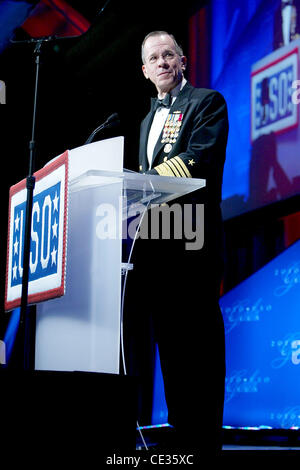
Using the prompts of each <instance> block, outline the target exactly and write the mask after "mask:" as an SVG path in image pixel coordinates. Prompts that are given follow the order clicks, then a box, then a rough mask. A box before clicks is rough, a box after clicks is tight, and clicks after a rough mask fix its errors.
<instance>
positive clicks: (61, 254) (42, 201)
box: [5, 152, 68, 310]
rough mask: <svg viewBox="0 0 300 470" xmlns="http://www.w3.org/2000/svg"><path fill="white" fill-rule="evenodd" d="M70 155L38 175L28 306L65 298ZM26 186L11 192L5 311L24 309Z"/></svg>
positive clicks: (34, 196) (58, 160) (59, 159)
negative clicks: (62, 296) (22, 294)
mask: <svg viewBox="0 0 300 470" xmlns="http://www.w3.org/2000/svg"><path fill="white" fill-rule="evenodd" d="M67 169H68V153H67V152H65V154H63V155H62V156H61V157H59V158H58V159H56V160H55V161H54V162H53V163H51V164H49V165H48V166H47V167H45V168H44V169H43V170H40V171H38V172H36V173H35V178H36V184H35V189H34V195H33V206H32V226H31V245H30V259H29V286H28V302H29V303H36V302H39V301H42V300H46V299H49V298H53V297H57V296H61V295H63V294H64V288H65V256H66V230H67V182H68V181H67V175H68V172H67ZM25 186H26V182H25V180H24V181H21V182H20V183H18V184H17V185H15V186H13V187H12V188H11V189H10V203H9V230H8V249H7V270H6V296H5V309H6V310H10V309H12V308H15V307H18V306H19V305H20V300H21V293H22V278H23V256H24V250H23V247H24V233H25V212H26V198H27V191H26V188H25Z"/></svg>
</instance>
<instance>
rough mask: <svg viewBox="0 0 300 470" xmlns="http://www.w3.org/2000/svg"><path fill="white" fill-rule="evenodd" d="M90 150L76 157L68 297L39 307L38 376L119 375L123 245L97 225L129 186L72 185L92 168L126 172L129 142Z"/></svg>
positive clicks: (108, 143)
mask: <svg viewBox="0 0 300 470" xmlns="http://www.w3.org/2000/svg"><path fill="white" fill-rule="evenodd" d="M87 147H89V155H88V158H85V154H86V153H87V150H86V148H84V147H82V148H80V149H75V150H73V151H70V160H69V167H70V171H69V175H70V186H71V187H70V194H69V211H68V220H69V227H68V238H67V266H66V269H67V273H66V294H65V296H64V297H61V298H58V299H54V300H52V301H49V302H44V303H41V304H39V305H38V306H37V319H36V351H35V369H36V370H62V371H73V370H79V371H93V372H107V373H118V372H119V351H120V299H121V257H122V245H121V243H122V240H121V239H120V237H116V239H111V238H107V239H100V238H99V237H98V235H97V231H98V232H99V230H98V229H97V225H98V224H99V222H100V221H101V213H99V206H101V207H105V206H103V205H104V204H109V205H112V206H114V207H118V206H119V203H120V200H121V199H120V198H121V195H122V187H123V185H122V182H119V183H117V184H116V183H115V182H114V184H105V185H103V186H102V185H100V184H98V185H97V186H93V187H92V188H91V187H83V186H81V187H79V186H78V185H77V187H76V190H75V191H72V184H71V183H72V180H73V179H74V178H75V177H76V178H79V179H80V175H81V173H82V172H83V171H86V168H89V167H92V168H95V167H96V168H100V167H102V168H104V169H107V168H108V166H110V167H112V169H113V170H114V171H116V170H118V171H122V168H123V138H121V137H120V138H115V139H109V140H108V141H104V142H96V143H94V144H90V145H89V146H87ZM90 149H92V152H91V150H90ZM106 162H108V163H106ZM106 217H109V214H106ZM111 223H112V224H113V223H114V221H112V222H111Z"/></svg>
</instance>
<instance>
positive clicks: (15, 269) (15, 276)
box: [12, 262, 18, 279]
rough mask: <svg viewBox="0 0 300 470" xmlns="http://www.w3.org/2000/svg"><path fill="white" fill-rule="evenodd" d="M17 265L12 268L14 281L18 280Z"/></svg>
mask: <svg viewBox="0 0 300 470" xmlns="http://www.w3.org/2000/svg"><path fill="white" fill-rule="evenodd" d="M17 269H18V268H17V265H16V262H15V264H14V267H13V268H12V270H13V279H17Z"/></svg>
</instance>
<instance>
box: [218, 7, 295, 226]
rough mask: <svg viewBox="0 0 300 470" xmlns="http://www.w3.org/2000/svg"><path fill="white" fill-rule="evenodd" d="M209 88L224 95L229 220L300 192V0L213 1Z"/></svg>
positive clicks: (226, 212)
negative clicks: (285, 0) (284, 0)
mask: <svg viewBox="0 0 300 470" xmlns="http://www.w3.org/2000/svg"><path fill="white" fill-rule="evenodd" d="M210 16H211V28H210V60H211V66H210V77H211V80H210V86H211V88H214V89H216V90H219V91H220V92H221V93H222V94H223V95H224V97H225V99H226V101H227V104H228V112H229V122H230V131H229V140H228V147H227V148H228V151H227V161H226V164H225V170H224V182H223V214H224V218H225V219H226V218H229V217H232V216H236V215H238V214H241V213H244V212H247V211H249V210H252V209H256V208H257V207H262V206H264V205H266V204H269V203H273V202H275V201H278V200H282V199H286V198H288V197H290V196H292V195H296V194H298V193H299V192H300V160H299V151H298V149H299V146H300V130H299V125H298V124H299V105H298V101H299V99H298V98H299V92H298V88H299V86H298V84H297V80H298V79H299V69H300V68H299V49H300V39H299V37H300V36H299V35H300V1H296V0H295V1H294V2H293V6H291V5H289V6H288V9H285V14H283V13H282V10H281V0H275V1H274V0H263V1H262V0H251V1H243V2H242V1H237V0H226V1H223V0H212V2H211V6H210Z"/></svg>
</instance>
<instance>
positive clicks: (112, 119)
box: [84, 113, 120, 145]
mask: <svg viewBox="0 0 300 470" xmlns="http://www.w3.org/2000/svg"><path fill="white" fill-rule="evenodd" d="M119 124H120V119H119V115H118V113H114V114H112V115H111V116H109V117H108V118H107V119H106V121H105V122H104V123H103V124H101V125H100V126H98V127H97V128H96V129H95V130H94V131H93V132H92V133H91V135H90V136H89V138H88V139H87V141H86V142H85V143H84V145H86V144H90V143H91V142H92V140H93V139H94V137H95V135H96V134H97V133H98V132H100V131H102V129H107V128H109V127H115V126H118V125H119Z"/></svg>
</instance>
